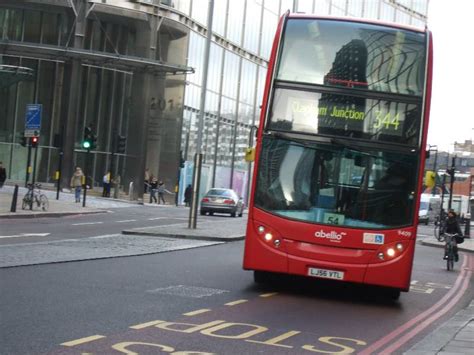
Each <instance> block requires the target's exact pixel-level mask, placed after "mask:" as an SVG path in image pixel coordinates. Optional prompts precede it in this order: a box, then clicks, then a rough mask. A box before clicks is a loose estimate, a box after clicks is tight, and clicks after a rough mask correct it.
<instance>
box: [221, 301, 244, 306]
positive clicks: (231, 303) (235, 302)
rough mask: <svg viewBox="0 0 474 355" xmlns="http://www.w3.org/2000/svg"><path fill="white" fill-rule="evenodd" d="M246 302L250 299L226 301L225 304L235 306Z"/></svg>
mask: <svg viewBox="0 0 474 355" xmlns="http://www.w3.org/2000/svg"><path fill="white" fill-rule="evenodd" d="M245 302H248V300H237V301H233V302H229V303H226V304H225V305H226V306H235V305H238V304H241V303H245Z"/></svg>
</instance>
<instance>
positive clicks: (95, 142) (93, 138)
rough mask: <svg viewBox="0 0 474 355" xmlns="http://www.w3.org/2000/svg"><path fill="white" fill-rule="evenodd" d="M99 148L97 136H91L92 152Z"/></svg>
mask: <svg viewBox="0 0 474 355" xmlns="http://www.w3.org/2000/svg"><path fill="white" fill-rule="evenodd" d="M95 148H97V136H96V135H95V134H94V133H92V135H91V150H93V149H95Z"/></svg>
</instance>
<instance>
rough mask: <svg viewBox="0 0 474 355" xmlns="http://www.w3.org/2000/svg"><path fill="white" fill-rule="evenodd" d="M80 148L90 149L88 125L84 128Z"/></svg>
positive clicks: (90, 131) (90, 136) (90, 138)
mask: <svg viewBox="0 0 474 355" xmlns="http://www.w3.org/2000/svg"><path fill="white" fill-rule="evenodd" d="M81 145H82V148H84V149H87V150H90V149H91V145H92V129H91V128H90V127H89V126H86V127H85V128H84V137H83V138H82V144H81Z"/></svg>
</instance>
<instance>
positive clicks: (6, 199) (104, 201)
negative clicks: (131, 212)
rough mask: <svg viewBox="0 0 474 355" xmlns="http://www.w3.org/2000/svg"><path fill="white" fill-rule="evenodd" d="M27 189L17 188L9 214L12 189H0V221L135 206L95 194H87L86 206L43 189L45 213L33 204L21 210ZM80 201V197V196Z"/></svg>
mask: <svg viewBox="0 0 474 355" xmlns="http://www.w3.org/2000/svg"><path fill="white" fill-rule="evenodd" d="M26 192H27V189H26V188H25V187H19V189H18V197H17V200H16V211H15V212H11V207H12V205H14V203H13V195H14V187H13V186H11V185H5V186H3V188H1V189H0V219H1V218H37V217H38V218H39V217H62V216H68V215H79V214H91V213H105V212H107V209H108V208H119V207H130V206H136V205H137V203H136V202H131V201H126V200H124V199H110V198H99V197H98V193H97V192H88V195H87V198H86V206H85V207H82V202H81V203H76V202H74V201H75V198H74V194H73V193H71V192H61V193H60V194H59V199H58V200H57V199H56V191H53V190H48V189H43V190H42V191H41V192H42V193H44V194H45V195H46V197H47V198H48V201H49V208H48V210H47V211H42V210H41V209H40V208H39V207H38V206H36V205H35V204H33V209H32V210H30V209H29V208H27V209H25V210H23V209H22V200H23V196H25V194H26ZM81 201H82V196H81Z"/></svg>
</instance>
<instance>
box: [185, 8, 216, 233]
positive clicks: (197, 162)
mask: <svg viewBox="0 0 474 355" xmlns="http://www.w3.org/2000/svg"><path fill="white" fill-rule="evenodd" d="M213 12H214V0H209V6H208V9H207V37H206V46H205V49H204V62H203V71H202V85H201V103H200V105H199V120H198V136H197V144H196V155H195V157H194V172H193V177H194V178H193V196H192V202H191V208H190V209H189V222H188V228H191V229H196V225H197V209H198V204H199V203H198V199H199V185H200V180H201V169H202V150H201V148H202V147H201V146H202V131H203V127H204V110H205V109H206V106H205V103H206V91H207V73H208V71H209V53H210V51H211V39H212V17H213Z"/></svg>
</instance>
